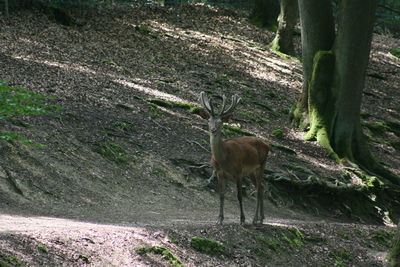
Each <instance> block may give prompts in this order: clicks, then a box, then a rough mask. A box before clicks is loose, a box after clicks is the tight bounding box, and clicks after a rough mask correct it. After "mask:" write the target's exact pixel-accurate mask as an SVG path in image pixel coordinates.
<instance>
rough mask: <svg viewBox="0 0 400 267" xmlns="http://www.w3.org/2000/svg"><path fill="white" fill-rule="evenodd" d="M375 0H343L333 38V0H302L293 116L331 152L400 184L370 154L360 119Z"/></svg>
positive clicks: (308, 135)
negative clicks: (299, 80)
mask: <svg viewBox="0 0 400 267" xmlns="http://www.w3.org/2000/svg"><path fill="white" fill-rule="evenodd" d="M322 2H324V3H322ZM377 2H378V1H377V0H370V1H364V0H342V1H340V9H339V10H340V11H339V12H340V16H339V20H338V27H337V35H336V38H335V32H334V27H333V26H334V23H333V17H332V10H331V7H330V1H329V0H324V1H321V0H299V8H300V17H301V23H302V41H303V44H302V45H303V68H304V70H303V78H304V81H303V86H304V87H303V93H302V96H301V98H300V100H299V102H298V103H297V105H296V107H295V109H294V111H293V114H292V118H293V121H294V124H295V125H297V126H299V127H303V128H304V127H305V126H307V125H309V126H310V128H309V131H308V133H307V135H306V137H305V139H306V140H317V142H318V143H319V144H320V145H321V146H323V147H325V148H326V149H328V151H329V153H330V155H331V156H332V157H333V158H336V159H340V160H342V161H350V162H354V163H356V164H358V165H359V166H360V167H362V168H363V169H364V170H367V171H369V172H371V173H373V174H378V175H381V176H383V177H384V178H386V179H387V180H389V181H390V182H392V183H396V184H400V179H399V177H397V176H395V175H394V174H391V173H390V172H389V171H387V170H386V169H384V168H383V167H382V166H381V165H380V164H378V163H377V161H376V160H375V159H374V158H373V157H372V155H371V153H370V151H369V149H368V143H367V141H366V138H365V137H364V135H363V133H362V129H361V123H360V108H361V97H362V91H363V88H364V83H365V72H366V69H367V65H368V61H369V52H370V49H371V39H372V29H373V23H374V17H375V10H376V7H377ZM318 4H319V5H320V6H318ZM329 14H330V15H329Z"/></svg>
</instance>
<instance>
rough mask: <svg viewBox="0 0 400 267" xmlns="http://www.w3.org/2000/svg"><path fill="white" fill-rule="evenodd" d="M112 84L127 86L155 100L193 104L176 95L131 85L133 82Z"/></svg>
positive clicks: (139, 85)
mask: <svg viewBox="0 0 400 267" xmlns="http://www.w3.org/2000/svg"><path fill="white" fill-rule="evenodd" d="M114 82H116V83H119V84H121V85H123V86H127V87H129V88H132V89H135V90H136V91H138V92H142V93H145V94H147V95H151V96H154V97H157V98H161V99H164V100H168V101H173V102H185V103H190V104H194V103H192V102H189V101H187V100H186V99H183V98H180V97H177V96H176V95H171V94H168V93H165V92H161V91H159V90H156V89H152V88H150V87H146V86H143V85H141V84H138V83H133V82H128V81H124V80H114Z"/></svg>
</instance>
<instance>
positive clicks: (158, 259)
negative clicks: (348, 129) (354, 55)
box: [0, 5, 400, 266]
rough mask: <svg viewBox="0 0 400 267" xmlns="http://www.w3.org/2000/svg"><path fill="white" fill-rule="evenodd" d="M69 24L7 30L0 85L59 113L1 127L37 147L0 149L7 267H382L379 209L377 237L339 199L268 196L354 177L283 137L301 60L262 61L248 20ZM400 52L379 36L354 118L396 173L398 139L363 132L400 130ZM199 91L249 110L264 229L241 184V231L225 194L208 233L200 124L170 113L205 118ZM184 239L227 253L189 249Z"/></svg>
mask: <svg viewBox="0 0 400 267" xmlns="http://www.w3.org/2000/svg"><path fill="white" fill-rule="evenodd" d="M72 14H73V17H74V19H75V20H76V24H74V25H73V26H62V25H59V24H57V23H56V22H54V21H51V20H49V18H48V17H46V15H44V14H43V13H41V12H39V11H20V12H18V13H14V14H13V15H12V16H11V17H10V18H7V19H6V18H4V17H0V28H1V31H0V80H1V81H8V84H9V85H12V86H21V87H24V88H27V89H29V90H33V91H35V92H38V93H42V94H45V95H48V96H51V97H52V99H50V100H49V101H50V102H51V103H52V104H55V105H58V106H60V107H61V108H60V109H59V110H57V111H55V112H54V113H53V114H50V115H40V116H15V117H13V118H12V119H9V120H2V121H0V123H1V124H0V127H1V129H2V131H13V132H16V133H17V134H19V135H21V136H24V137H26V138H28V139H30V140H33V141H34V142H36V143H39V144H43V145H44V146H45V147H44V148H40V147H36V146H26V145H23V144H21V143H20V142H17V141H13V142H5V141H0V142H1V143H0V266H84V265H88V266H171V265H173V263H172V262H173V260H171V261H170V260H168V256H166V254H167V253H164V254H162V253H161V254H159V253H157V252H155V251H157V250H151V249H148V248H151V247H164V248H166V249H167V250H168V251H170V252H171V253H172V254H173V255H174V257H176V258H178V259H179V260H180V262H181V263H182V264H184V265H185V266H386V261H385V256H386V251H387V249H388V246H389V245H390V239H391V236H392V233H393V229H394V228H393V224H392V223H391V221H390V219H391V218H393V217H391V216H390V214H388V210H389V208H387V207H385V206H382V205H381V203H382V202H379V203H378V201H377V202H376V203H377V204H375V205H376V208H375V206H373V208H374V209H375V212H376V214H380V215H381V219H382V218H383V219H384V220H385V223H386V225H385V224H383V223H382V220H381V221H380V222H381V223H379V224H378V223H377V221H373V220H371V218H370V217H368V216H365V217H360V215H359V214H357V213H356V210H355V209H354V208H353V206H352V204H355V203H347V204H346V203H345V204H343V203H344V202H343V203H342V202H341V199H335V197H336V195H333V198H332V195H331V196H329V197H328V196H324V195H323V196H322V198H324V197H326V199H329V202H330V203H327V204H325V205H311V204H310V203H315V202H307V201H308V200H310V199H311V198H314V197H315V195H316V194H317V193H315V191H312V192H304V195H303V198H302V201H301V202H299V201H298V200H299V197H298V196H297V197H295V196H294V195H295V194H299V195H301V194H302V192H297V193H293V196H291V194H292V193H286V194H280V193H279V192H281V193H282V192H284V191H285V189H282V185H281V186H277V185H276V184H274V183H273V180H274V179H275V180H279V179H284V180H295V181H309V180H313V179H318V180H319V181H323V182H324V183H329V184H341V185H342V184H353V185H354V184H362V183H363V180H362V177H360V176H359V175H357V172H356V171H355V169H354V168H352V167H349V166H341V165H339V164H337V163H336V162H335V161H333V160H332V159H329V158H328V157H327V152H326V151H325V150H323V149H322V148H320V147H319V146H318V145H317V144H316V143H313V142H306V141H304V140H303V139H302V137H303V136H304V134H305V133H303V132H299V131H297V130H295V129H292V128H291V126H290V122H289V119H288V113H289V110H290V108H291V106H292V105H293V103H294V102H295V101H296V98H297V97H298V96H299V94H300V91H301V86H302V68H301V63H300V62H299V61H298V60H297V59H296V58H289V57H284V56H283V55H280V54H277V53H274V52H273V51H270V50H269V49H268V43H269V42H270V41H272V39H273V37H274V35H273V33H272V32H268V31H266V30H263V29H259V28H257V27H255V26H253V25H251V24H250V23H249V22H248V19H247V16H248V12H247V11H246V10H241V9H232V8H225V7H224V8H222V7H218V8H217V7H210V6H204V5H188V6H184V7H183V10H182V16H181V19H182V21H181V22H178V21H177V19H176V16H175V14H176V13H175V11H174V10H173V9H172V8H169V7H161V6H135V7H126V6H124V7H118V6H100V7H96V8H91V9H90V11H88V10H74V11H73V12H72ZM295 39H296V44H297V46H296V49H297V53H298V54H299V53H300V49H299V37H298V36H296V37H295ZM398 47H400V41H399V40H398V39H395V38H393V37H391V36H390V35H378V34H376V35H375V36H374V42H373V47H372V52H371V60H370V67H369V69H368V71H367V78H366V89H365V93H364V96H363V107H362V115H363V116H362V119H363V125H364V130H365V133H366V134H367V135H368V136H369V137H370V140H371V149H372V150H373V152H374V154H375V155H376V157H377V158H379V160H380V161H381V162H383V163H384V164H385V166H386V167H387V168H389V169H390V170H391V171H392V172H394V173H396V174H400V152H399V150H398V149H396V148H395V146H396V145H395V144H396V143H397V145H398V143H399V137H398V132H396V130H394V129H391V128H388V127H386V128H385V127H384V131H383V133H380V134H377V132H376V131H374V130H373V127H371V125H372V126H373V125H382V124H384V123H383V122H386V124H384V125H386V126H387V125H388V124H387V122H395V123H399V120H400V116H399V109H400V108H399V107H400V98H399V97H398V92H400V90H399V89H400V88H399V86H400V81H399V80H400V68H399V67H400V61H399V59H398V58H397V59H396V58H394V57H392V56H391V55H390V53H389V51H390V50H391V49H394V48H398ZM201 91H210V92H213V93H216V94H220V95H222V94H225V95H227V96H230V95H232V94H234V93H238V94H239V95H240V96H241V97H242V98H243V102H242V104H241V106H240V107H239V110H238V111H237V112H236V116H235V118H233V120H232V122H231V123H230V125H231V126H235V127H237V128H240V129H242V130H245V131H246V132H249V133H252V134H254V135H256V136H259V137H260V138H263V139H264V140H265V141H266V142H267V143H269V144H272V148H273V149H272V153H271V155H270V157H269V160H268V163H267V171H266V173H267V175H266V178H267V181H266V182H268V185H269V186H268V189H267V195H268V197H267V198H266V199H265V214H266V217H267V218H266V219H265V222H264V224H262V225H251V224H249V222H250V221H251V217H252V215H253V212H254V209H255V198H254V188H252V186H251V185H250V184H246V185H245V187H246V188H245V192H246V197H245V200H244V207H245V212H246V216H247V217H246V219H247V220H246V222H247V224H245V225H244V226H241V225H240V224H239V210H238V207H237V206H238V205H237V200H236V193H235V187H234V186H232V184H231V186H230V187H229V188H228V190H227V193H226V198H227V200H226V203H225V223H224V225H215V222H216V219H217V216H216V215H217V211H218V202H219V201H218V199H219V198H218V195H217V193H216V187H215V181H212V182H211V183H210V184H208V183H207V179H208V177H210V176H211V172H212V171H211V167H210V164H209V158H210V151H209V148H208V133H207V123H206V121H203V120H202V119H201V118H200V117H199V116H198V115H196V114H192V113H191V112H189V110H188V109H187V108H182V105H180V106H179V105H178V104H177V103H187V104H190V105H195V106H198V105H199V104H198V96H199V94H200V92H201ZM154 99H158V100H160V99H161V100H165V101H169V102H171V103H175V105H171V104H169V105H168V104H163V106H160V105H156V104H154V103H159V101H158V102H155V101H154ZM375 128H376V127H375ZM371 129H372V130H371ZM275 130H280V131H275ZM277 132H281V133H282V134H281V135H277V134H276V133H277ZM396 133H397V134H396ZM242 134H243V133H242ZM226 135H227V136H229V137H230V136H233V135H235V134H234V133H232V132H228V131H226ZM239 135H240V134H239ZM277 177H278V178H277ZM287 192H290V190H289V189H288V191H287ZM320 197H321V196H320ZM366 197H367V198H368V197H370V199H373V198H374V196H366ZM308 198H309V199H308ZM319 200H321V199H319ZM303 201H304V202H303ZM369 201H371V203H373V200H369ZM321 202H323V201H321ZM374 216H375V215H374ZM371 217H373V216H371ZM193 237H202V238H210V239H213V240H217V241H218V242H219V244H222V245H223V246H224V248H225V249H224V251H223V252H220V253H212V252H211V253H210V252H209V253H205V252H204V251H203V252H202V251H199V250H196V249H195V248H194V247H193V243H192V238H193ZM143 248H146V249H143ZM169 259H170V258H169ZM177 265H178V264H177V263H176V261H175V266H177Z"/></svg>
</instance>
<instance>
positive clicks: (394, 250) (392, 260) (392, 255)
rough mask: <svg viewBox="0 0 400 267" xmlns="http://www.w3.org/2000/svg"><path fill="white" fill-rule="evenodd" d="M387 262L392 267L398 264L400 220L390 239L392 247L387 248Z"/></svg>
mask: <svg viewBox="0 0 400 267" xmlns="http://www.w3.org/2000/svg"><path fill="white" fill-rule="evenodd" d="M388 262H389V264H390V265H391V266H393V267H399V266H400V222H399V224H398V225H397V230H396V234H395V236H394V238H393V241H392V247H391V248H390V250H389V254H388Z"/></svg>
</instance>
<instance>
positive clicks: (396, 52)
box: [389, 48, 400, 59]
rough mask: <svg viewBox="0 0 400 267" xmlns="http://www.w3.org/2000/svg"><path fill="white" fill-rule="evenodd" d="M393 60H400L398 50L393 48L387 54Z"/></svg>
mask: <svg viewBox="0 0 400 267" xmlns="http://www.w3.org/2000/svg"><path fill="white" fill-rule="evenodd" d="M389 53H390V54H391V55H392V56H393V57H394V58H397V59H399V58H400V48H394V49H392V50H390V52H389Z"/></svg>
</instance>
